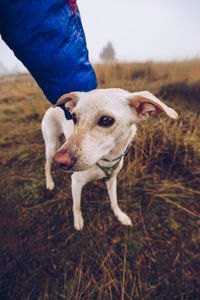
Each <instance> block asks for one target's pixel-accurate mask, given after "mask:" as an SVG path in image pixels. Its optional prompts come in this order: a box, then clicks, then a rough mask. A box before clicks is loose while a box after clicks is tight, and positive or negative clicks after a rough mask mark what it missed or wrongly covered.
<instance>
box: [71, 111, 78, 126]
mask: <svg viewBox="0 0 200 300" xmlns="http://www.w3.org/2000/svg"><path fill="white" fill-rule="evenodd" d="M72 121H73V122H74V124H76V123H77V117H76V115H75V114H74V113H73V114H72Z"/></svg>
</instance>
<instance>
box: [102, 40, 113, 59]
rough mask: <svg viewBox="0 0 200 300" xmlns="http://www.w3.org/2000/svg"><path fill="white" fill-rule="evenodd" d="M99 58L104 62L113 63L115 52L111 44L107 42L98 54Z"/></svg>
mask: <svg viewBox="0 0 200 300" xmlns="http://www.w3.org/2000/svg"><path fill="white" fill-rule="evenodd" d="M100 58H101V59H102V60H103V61H104V62H111V61H115V50H114V48H113V45H112V43H111V42H108V44H107V45H106V46H105V47H104V48H103V50H102V52H101V53H100Z"/></svg>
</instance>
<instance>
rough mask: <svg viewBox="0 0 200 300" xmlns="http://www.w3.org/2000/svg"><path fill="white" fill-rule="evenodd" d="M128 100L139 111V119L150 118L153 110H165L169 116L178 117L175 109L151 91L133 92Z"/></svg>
mask: <svg viewBox="0 0 200 300" xmlns="http://www.w3.org/2000/svg"><path fill="white" fill-rule="evenodd" d="M128 100H129V105H130V106H131V108H134V109H135V111H136V112H137V115H138V118H139V120H146V119H148V118H149V117H150V116H151V114H152V112H153V111H155V112H157V113H160V112H165V113H166V115H167V116H168V117H170V118H172V119H178V114H177V113H176V111H175V110H173V109H172V108H170V107H169V106H167V105H165V104H164V103H163V102H162V101H160V100H159V99H158V98H157V97H155V96H154V95H153V94H151V93H150V92H147V91H143V92H136V93H133V94H132V97H131V98H129V99H128Z"/></svg>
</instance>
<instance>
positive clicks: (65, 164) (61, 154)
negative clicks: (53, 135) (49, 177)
mask: <svg viewBox="0 0 200 300" xmlns="http://www.w3.org/2000/svg"><path fill="white" fill-rule="evenodd" d="M53 160H54V162H55V163H56V165H57V166H58V167H59V168H61V169H63V170H69V169H70V168H71V167H72V166H73V164H74V163H75V160H76V159H75V158H74V157H72V155H71V154H70V153H69V152H68V151H58V152H56V154H55V155H54V158H53Z"/></svg>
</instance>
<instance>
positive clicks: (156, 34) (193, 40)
mask: <svg viewBox="0 0 200 300" xmlns="http://www.w3.org/2000/svg"><path fill="white" fill-rule="evenodd" d="M77 3H78V6H79V10H80V13H81V17H82V22H83V26H84V29H85V34H86V39H87V45H88V49H89V55H90V60H91V61H92V62H98V61H99V60H100V59H99V53H100V52H101V50H102V48H103V47H104V46H105V45H106V44H107V43H108V41H111V42H112V44H113V46H114V49H115V52H116V57H117V59H118V60H119V61H148V60H154V61H170V60H182V59H189V58H193V57H196V56H199V57H200V0H123V1H122V0H78V1H77ZM11 54H12V52H11V51H8V49H7V48H6V46H4V43H3V42H2V41H0V62H2V63H3V64H4V65H6V67H7V68H9V70H12V69H13V68H20V69H21V70H22V67H21V66H20V65H19V64H18V62H17V61H16V59H15V58H14V57H13V56H12V55H11Z"/></svg>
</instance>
